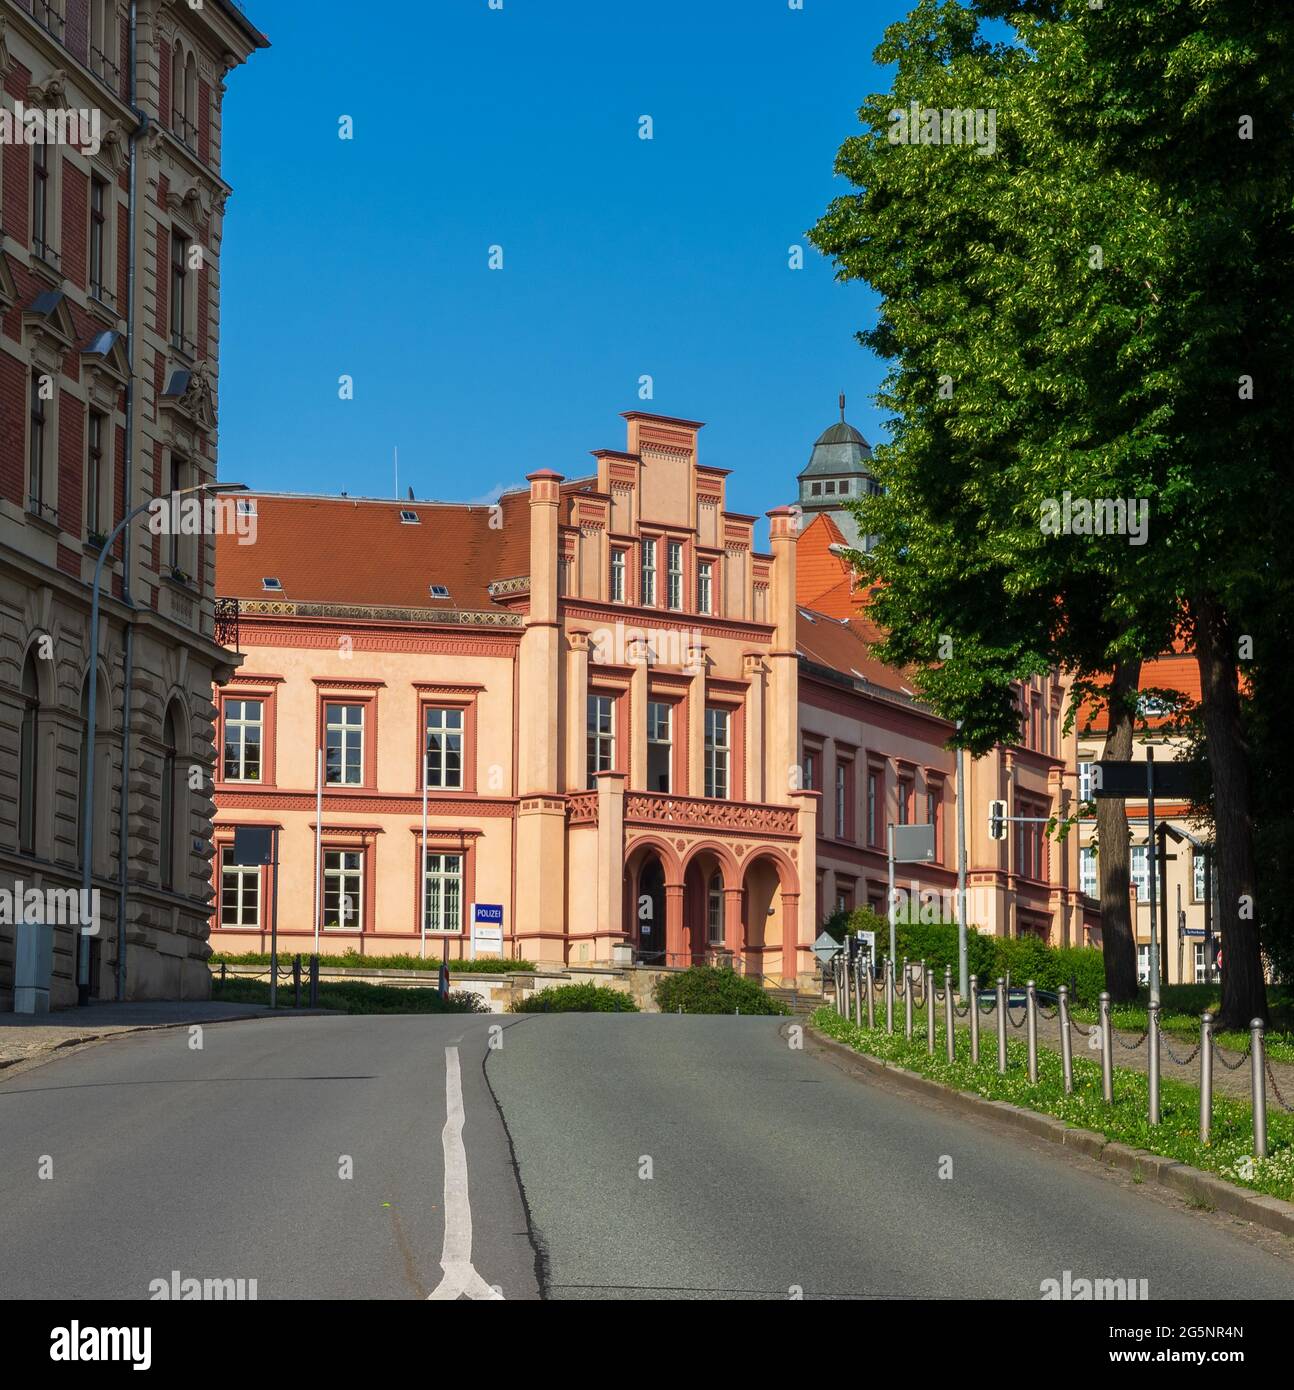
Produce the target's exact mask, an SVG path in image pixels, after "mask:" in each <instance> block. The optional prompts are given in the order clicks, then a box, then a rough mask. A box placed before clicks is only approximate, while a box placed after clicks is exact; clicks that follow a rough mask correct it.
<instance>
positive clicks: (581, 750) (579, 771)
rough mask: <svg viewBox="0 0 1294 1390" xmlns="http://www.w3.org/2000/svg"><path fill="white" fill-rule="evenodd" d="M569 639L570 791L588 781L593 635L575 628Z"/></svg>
mask: <svg viewBox="0 0 1294 1390" xmlns="http://www.w3.org/2000/svg"><path fill="white" fill-rule="evenodd" d="M567 642H568V643H569V646H568V648H567V652H566V759H565V761H566V780H565V786H566V790H567V791H568V792H578V791H584V790H586V788H587V785H588V776H587V773H588V742H587V733H588V694H589V635H588V633H587V632H572V633H570V634H568V636H567ZM523 698H524V687H523Z"/></svg>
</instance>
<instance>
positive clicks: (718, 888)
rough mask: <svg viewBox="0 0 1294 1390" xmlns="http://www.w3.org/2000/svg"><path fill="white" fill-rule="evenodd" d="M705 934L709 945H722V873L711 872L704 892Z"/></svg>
mask: <svg viewBox="0 0 1294 1390" xmlns="http://www.w3.org/2000/svg"><path fill="white" fill-rule="evenodd" d="M705 928H706V930H705V935H706V940H707V941H708V942H709V943H710V945H711V946H722V945H723V875H722V874H717V873H715V874H711V875H710V882H709V884H708V885H707V887H706V894H705Z"/></svg>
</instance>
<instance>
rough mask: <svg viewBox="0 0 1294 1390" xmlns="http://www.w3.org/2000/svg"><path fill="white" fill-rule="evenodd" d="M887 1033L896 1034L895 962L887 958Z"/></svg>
mask: <svg viewBox="0 0 1294 1390" xmlns="http://www.w3.org/2000/svg"><path fill="white" fill-rule="evenodd" d="M885 1031H886V1032H887V1033H889V1034H891V1035H893V1033H894V962H893V961H892V960H891V959H890V958H889V956H886V957H885Z"/></svg>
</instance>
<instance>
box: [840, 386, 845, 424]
mask: <svg viewBox="0 0 1294 1390" xmlns="http://www.w3.org/2000/svg"><path fill="white" fill-rule="evenodd" d="M844 419H845V393H844V392H843V391H842V392H841V393H840V420H841V423H842V424H843V423H844Z"/></svg>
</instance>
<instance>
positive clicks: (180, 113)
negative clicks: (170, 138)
mask: <svg viewBox="0 0 1294 1390" xmlns="http://www.w3.org/2000/svg"><path fill="white" fill-rule="evenodd" d="M171 129H172V130H174V131H175V132H176V133H177V134H178V135H181V136H183V134H184V50H183V49H182V48H181V47H180V45H179V44H178V43H177V44H176V45H175V47H174V48H173V49H172V50H171Z"/></svg>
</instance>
